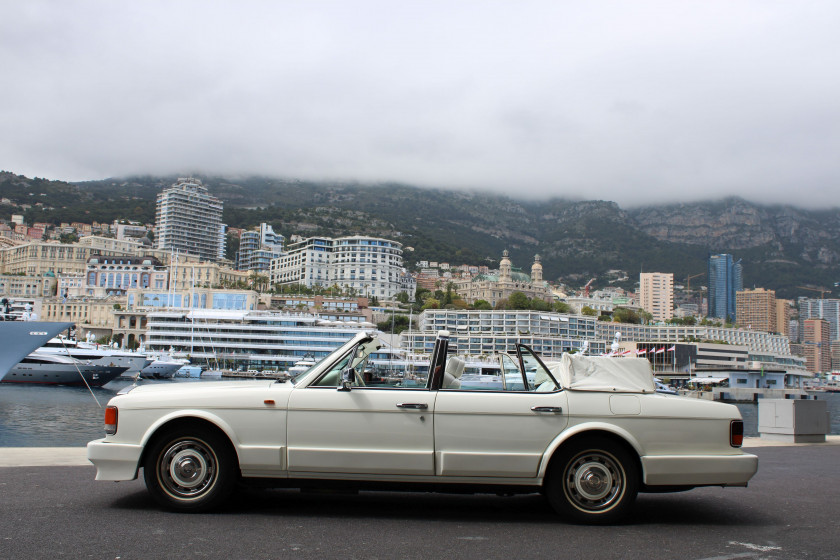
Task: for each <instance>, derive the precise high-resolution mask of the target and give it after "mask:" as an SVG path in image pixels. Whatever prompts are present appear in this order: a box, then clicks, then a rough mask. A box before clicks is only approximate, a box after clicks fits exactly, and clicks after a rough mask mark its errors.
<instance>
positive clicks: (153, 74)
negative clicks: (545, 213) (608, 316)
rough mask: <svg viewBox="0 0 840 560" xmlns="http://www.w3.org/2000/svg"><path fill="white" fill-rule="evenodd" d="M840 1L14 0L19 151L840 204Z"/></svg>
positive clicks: (8, 57)
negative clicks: (46, 0)
mask: <svg viewBox="0 0 840 560" xmlns="http://www.w3.org/2000/svg"><path fill="white" fill-rule="evenodd" d="M838 22H840V2H837V1H836V0H828V1H819V2H809V1H807V0H800V1H790V0H784V1H772V0H755V1H737V0H728V1H720V2H715V1H709V0H704V1H699V2H691V1H686V0H680V1H676V2H675V1H673V0H667V1H661V2H654V1H648V0H633V1H616V2H599V1H586V2H580V1H563V0H546V1H527V0H525V1H523V0H519V1H515V2H514V1H511V0H506V1H501V2H494V1H489V0H483V1H476V2H457V1H454V0H446V1H434V0H427V1H418V2H411V1H407V0H383V1H367V0H343V1H335V2H323V1H317V0H309V1H303V0H301V1H297V2H291V1H281V0H278V1H264V2H258V1H253V2H249V1H241V0H240V1H236V2H233V1H231V2H215V1H207V0H205V1H197V2H186V1H176V2H173V1H165V2H157V1H150V0H143V1H133V2H131V1H125V2H123V1H119V2H115V1H111V0H109V1H98V2H97V1H94V2H81V1H70V0H57V1H55V2H41V1H35V0H26V1H13V0H0V76H2V82H0V169H4V170H7V171H12V172H15V173H20V174H24V175H27V176H30V177H31V176H39V177H47V178H50V179H61V180H87V179H102V178H106V177H120V176H126V175H130V174H168V173H190V172H201V173H208V174H217V173H218V174H247V175H250V174H259V175H270V176H278V177H298V178H305V179H341V180H358V181H392V180H393V181H400V182H405V183H410V184H415V185H419V186H434V187H443V188H457V189H480V190H491V191H494V192H501V193H505V194H508V195H511V196H514V197H517V198H549V197H575V198H584V199H605V200H614V201H617V202H619V203H620V204H622V205H624V206H633V205H637V204H651V203H657V202H673V201H690V200H698V199H710V198H717V197H722V196H727V195H739V196H742V197H745V198H747V199H750V200H755V201H759V202H761V201H765V202H782V203H792V204H796V205H800V206H807V207H819V206H826V205H827V206H840V196H839V195H838V193H840V32H838Z"/></svg>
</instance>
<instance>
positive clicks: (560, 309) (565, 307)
mask: <svg viewBox="0 0 840 560" xmlns="http://www.w3.org/2000/svg"><path fill="white" fill-rule="evenodd" d="M554 311H556V312H557V313H571V312H572V307H571V306H570V305H569V304H568V303H566V302H565V301H555V302H554Z"/></svg>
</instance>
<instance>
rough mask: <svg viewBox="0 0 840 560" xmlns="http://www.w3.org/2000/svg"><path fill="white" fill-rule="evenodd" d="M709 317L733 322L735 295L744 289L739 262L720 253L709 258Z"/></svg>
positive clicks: (730, 256)
mask: <svg viewBox="0 0 840 560" xmlns="http://www.w3.org/2000/svg"><path fill="white" fill-rule="evenodd" d="M708 278H709V296H708V297H709V317H715V318H717V319H724V320H726V321H732V322H734V321H735V293H736V292H740V291H741V290H743V289H744V277H743V274H742V267H741V260H740V259H739V260H737V261H733V260H732V255H729V254H727V253H721V254H719V255H710V256H709V276H708Z"/></svg>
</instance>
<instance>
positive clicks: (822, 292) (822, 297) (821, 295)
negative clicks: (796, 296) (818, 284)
mask: <svg viewBox="0 0 840 560" xmlns="http://www.w3.org/2000/svg"><path fill="white" fill-rule="evenodd" d="M797 288H799V289H800V290H810V291H812V292H819V293H820V299H825V294H830V293H831V290H823V289H822V288H808V287H807V286H797Z"/></svg>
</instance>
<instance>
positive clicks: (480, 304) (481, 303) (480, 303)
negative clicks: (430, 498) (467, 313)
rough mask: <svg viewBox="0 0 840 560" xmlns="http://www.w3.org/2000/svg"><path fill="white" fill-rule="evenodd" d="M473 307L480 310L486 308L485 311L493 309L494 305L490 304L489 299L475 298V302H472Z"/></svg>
mask: <svg viewBox="0 0 840 560" xmlns="http://www.w3.org/2000/svg"><path fill="white" fill-rule="evenodd" d="M472 307H473V309H480V310H485V311H489V310H491V309H493V306H492V305H490V302H489V301H487V300H483V299H477V300H475V302H474V303H473V304H472Z"/></svg>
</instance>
